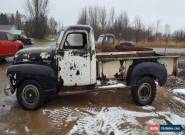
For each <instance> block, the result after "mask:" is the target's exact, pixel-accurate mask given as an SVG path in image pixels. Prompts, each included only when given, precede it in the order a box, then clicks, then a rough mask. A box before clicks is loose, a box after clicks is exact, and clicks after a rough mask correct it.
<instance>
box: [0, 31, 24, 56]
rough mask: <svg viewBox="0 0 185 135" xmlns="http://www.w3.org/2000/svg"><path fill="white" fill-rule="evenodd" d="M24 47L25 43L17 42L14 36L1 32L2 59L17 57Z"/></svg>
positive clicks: (0, 48)
mask: <svg viewBox="0 0 185 135" xmlns="http://www.w3.org/2000/svg"><path fill="white" fill-rule="evenodd" d="M23 46H24V45H23V43H22V42H21V41H19V40H16V39H15V38H14V36H13V34H11V33H8V32H3V31H0V59H2V58H5V57H8V56H13V55H15V53H16V52H17V51H19V50H20V49H22V48H23Z"/></svg>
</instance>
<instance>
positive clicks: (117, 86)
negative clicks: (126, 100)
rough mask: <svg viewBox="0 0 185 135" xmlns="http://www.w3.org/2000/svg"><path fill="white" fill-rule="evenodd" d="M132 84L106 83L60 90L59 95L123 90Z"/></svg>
mask: <svg viewBox="0 0 185 135" xmlns="http://www.w3.org/2000/svg"><path fill="white" fill-rule="evenodd" d="M130 88H131V87H130V86H125V85H124V84H115V85H105V86H102V85H101V86H97V87H95V88H93V89H88V90H84V89H83V90H75V91H74V90H68V91H59V92H58V95H59V96H66V95H75V94H83V93H89V92H103V91H110V90H123V89H130Z"/></svg>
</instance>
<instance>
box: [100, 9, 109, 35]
mask: <svg viewBox="0 0 185 135" xmlns="http://www.w3.org/2000/svg"><path fill="white" fill-rule="evenodd" d="M98 12H99V13H98V17H99V22H100V28H101V30H102V32H104V31H105V28H106V25H107V10H106V9H105V7H104V8H100V9H99V11H98Z"/></svg>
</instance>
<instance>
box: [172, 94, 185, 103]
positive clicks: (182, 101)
mask: <svg viewBox="0 0 185 135" xmlns="http://www.w3.org/2000/svg"><path fill="white" fill-rule="evenodd" d="M173 99H175V100H177V101H179V102H181V103H182V104H185V100H183V99H182V98H179V97H175V96H174V97H173Z"/></svg>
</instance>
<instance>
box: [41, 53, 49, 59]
mask: <svg viewBox="0 0 185 135" xmlns="http://www.w3.org/2000/svg"><path fill="white" fill-rule="evenodd" d="M40 57H41V58H42V59H48V58H49V57H50V54H49V53H48V52H42V53H41V54H40Z"/></svg>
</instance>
